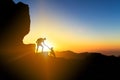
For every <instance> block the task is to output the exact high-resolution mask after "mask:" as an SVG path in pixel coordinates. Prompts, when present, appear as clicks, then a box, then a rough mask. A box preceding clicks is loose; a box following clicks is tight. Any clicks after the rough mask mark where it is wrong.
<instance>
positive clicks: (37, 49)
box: [36, 45, 39, 53]
mask: <svg viewBox="0 0 120 80" xmlns="http://www.w3.org/2000/svg"><path fill="white" fill-rule="evenodd" d="M38 49H39V46H38V45H37V49H36V53H38Z"/></svg>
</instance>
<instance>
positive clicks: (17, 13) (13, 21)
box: [0, 0, 120, 80]
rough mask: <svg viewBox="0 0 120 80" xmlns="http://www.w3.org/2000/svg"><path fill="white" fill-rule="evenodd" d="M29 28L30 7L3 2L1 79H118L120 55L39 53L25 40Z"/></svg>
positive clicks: (0, 13) (0, 11)
mask: <svg viewBox="0 0 120 80" xmlns="http://www.w3.org/2000/svg"><path fill="white" fill-rule="evenodd" d="M29 30H30V16H29V6H28V5H27V4H24V3H22V2H19V3H17V4H15V3H14V2H13V1H12V0H1V1H0V80H93V79H95V80H103V79H107V80H108V79H113V80H116V79H117V80H119V79H120V77H119V72H120V57H115V56H105V55H103V54H101V53H89V52H85V53H79V54H78V53H74V52H72V51H63V52H58V53H56V56H57V57H56V58H55V57H51V56H44V55H37V54H35V53H34V48H35V45H34V44H29V45H25V44H23V42H22V40H23V38H24V36H25V35H26V34H28V32H29Z"/></svg>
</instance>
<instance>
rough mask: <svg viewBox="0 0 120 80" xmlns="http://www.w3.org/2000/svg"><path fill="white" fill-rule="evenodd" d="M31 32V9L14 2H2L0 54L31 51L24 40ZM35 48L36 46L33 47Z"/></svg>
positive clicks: (0, 5)
mask: <svg viewBox="0 0 120 80" xmlns="http://www.w3.org/2000/svg"><path fill="white" fill-rule="evenodd" d="M29 30H30V16H29V7H28V5H27V4H24V3H22V2H19V3H17V4H15V3H14V2H13V1H12V0H1V1H0V52H2V53H4V52H11V53H12V52H19V51H24V50H25V49H26V50H27V49H29V48H30V46H29V48H28V46H26V45H24V44H23V38H24V36H25V35H26V34H28V32H29ZM31 46H34V45H31Z"/></svg>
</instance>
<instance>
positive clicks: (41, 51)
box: [41, 45, 44, 53]
mask: <svg viewBox="0 0 120 80" xmlns="http://www.w3.org/2000/svg"><path fill="white" fill-rule="evenodd" d="M41 47H42V51H41V52H42V53H43V48H44V47H43V46H42V45H41Z"/></svg>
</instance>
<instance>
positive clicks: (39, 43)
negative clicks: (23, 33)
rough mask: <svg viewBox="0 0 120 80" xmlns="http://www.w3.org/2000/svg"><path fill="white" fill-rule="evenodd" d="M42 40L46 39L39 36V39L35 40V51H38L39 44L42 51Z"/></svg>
mask: <svg viewBox="0 0 120 80" xmlns="http://www.w3.org/2000/svg"><path fill="white" fill-rule="evenodd" d="M44 40H46V38H39V39H37V41H36V45H37V49H36V52H38V49H39V46H41V47H42V51H41V52H42V53H43V48H44V47H43V45H42V43H43V44H44Z"/></svg>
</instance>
